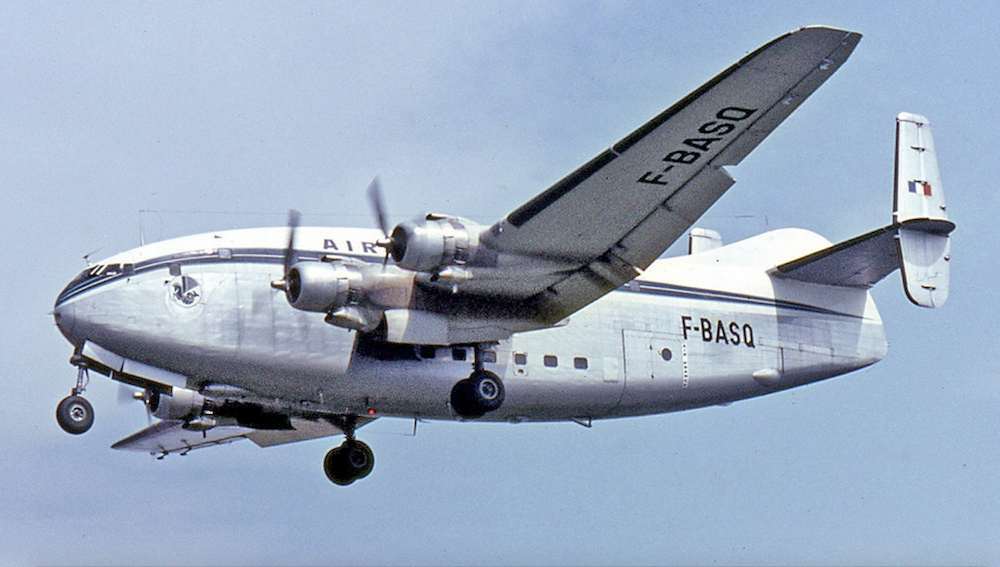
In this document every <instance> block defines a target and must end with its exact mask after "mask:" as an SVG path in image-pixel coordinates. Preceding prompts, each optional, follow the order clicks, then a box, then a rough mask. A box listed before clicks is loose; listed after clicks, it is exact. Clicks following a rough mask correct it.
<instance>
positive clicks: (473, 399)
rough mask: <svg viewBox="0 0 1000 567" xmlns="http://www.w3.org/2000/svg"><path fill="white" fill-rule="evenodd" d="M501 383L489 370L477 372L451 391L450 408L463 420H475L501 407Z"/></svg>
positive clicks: (502, 392)
mask: <svg viewBox="0 0 1000 567" xmlns="http://www.w3.org/2000/svg"><path fill="white" fill-rule="evenodd" d="M505 395H506V394H505V393H504V387H503V382H502V381H501V380H500V377H499V376H497V375H496V374H494V373H492V372H490V371H489V370H477V371H476V372H473V373H472V376H469V377H468V378H466V379H465V380H460V381H459V382H458V383H456V384H455V386H454V387H452V389H451V407H452V409H453V410H455V413H457V414H458V415H459V416H461V417H463V418H465V419H477V418H480V417H482V416H484V415H486V413H488V412H491V411H495V410H497V409H499V408H500V406H501V405H503V400H504V397H505Z"/></svg>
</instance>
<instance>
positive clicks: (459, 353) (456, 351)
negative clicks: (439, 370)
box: [451, 348, 465, 360]
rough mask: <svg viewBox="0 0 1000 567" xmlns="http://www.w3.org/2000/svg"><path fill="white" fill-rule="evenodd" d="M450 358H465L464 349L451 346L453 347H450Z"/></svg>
mask: <svg viewBox="0 0 1000 567" xmlns="http://www.w3.org/2000/svg"><path fill="white" fill-rule="evenodd" d="M451 359H452V360H465V349H464V348H453V349H451Z"/></svg>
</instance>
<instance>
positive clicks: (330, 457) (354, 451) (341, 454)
mask: <svg viewBox="0 0 1000 567" xmlns="http://www.w3.org/2000/svg"><path fill="white" fill-rule="evenodd" d="M336 425H337V427H340V428H341V429H342V430H343V431H344V434H345V435H346V436H347V439H345V440H344V442H343V443H342V444H341V445H340V447H335V448H333V449H330V452H329V453H327V454H326V457H325V458H324V459H323V472H325V473H326V478H328V479H330V482H333V483H334V484H339V485H340V486H347V485H348V484H351V483H352V482H354V481H356V480H361V479H362V478H365V477H366V476H368V475H369V474H371V472H372V469H373V468H374V467H375V454H374V453H372V450H371V447H369V446H368V445H367V444H366V443H364V442H363V441H358V440H357V439H355V438H354V429H355V427H356V426H357V417H356V416H349V417H348V418H347V419H345V420H344V422H343V423H337V424H336Z"/></svg>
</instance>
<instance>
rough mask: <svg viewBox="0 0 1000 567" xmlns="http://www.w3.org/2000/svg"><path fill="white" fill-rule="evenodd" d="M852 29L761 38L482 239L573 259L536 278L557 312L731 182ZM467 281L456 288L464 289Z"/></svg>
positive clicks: (624, 267)
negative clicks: (543, 281) (549, 278)
mask: <svg viewBox="0 0 1000 567" xmlns="http://www.w3.org/2000/svg"><path fill="white" fill-rule="evenodd" d="M860 38H861V36H860V35H859V34H857V33H853V32H848V31H843V30H836V29H830V28H818V27H816V28H803V29H800V30H798V31H795V32H792V33H789V34H786V35H784V36H782V37H779V38H777V39H775V40H774V41H772V42H770V43H768V44H766V45H764V46H763V47H761V48H760V49H758V50H757V51H755V52H754V53H752V54H750V55H748V56H747V57H745V58H744V59H743V60H741V61H740V62H738V63H736V64H735V65H733V66H732V67H730V68H729V69H726V70H725V71H723V72H722V73H721V74H719V75H718V76H716V77H715V78H713V79H712V80H710V81H709V82H708V83H706V84H704V85H703V86H701V87H700V88H699V89H697V90H695V91H694V92H692V93H691V94H690V95H688V96H687V97H685V98H684V99H683V100H681V101H680V102H678V103H677V104H676V105H674V106H672V107H671V108H669V109H667V110H666V111H664V112H663V113H661V114H660V115H659V116H657V117H655V118H654V119H653V120H651V121H650V122H648V123H647V124H645V125H644V126H642V127H641V128H639V129H638V130H636V131H635V132H633V133H632V134H630V135H628V136H627V137H625V138H624V139H623V140H621V141H620V142H618V143H617V144H615V145H614V146H612V147H611V148H610V149H608V150H607V151H605V152H604V153H602V154H600V155H599V156H597V157H596V158H594V159H593V160H591V161H590V162H589V163H587V164H586V165H584V166H583V167H581V168H580V169H578V170H577V171H575V172H573V173H571V174H570V175H569V176H567V177H566V178H564V179H563V180H561V181H559V182H558V183H556V184H555V185H554V186H552V187H551V188H549V189H548V190H546V191H545V192H543V193H542V194H540V195H538V196H537V197H535V198H534V199H532V200H531V201H529V202H528V203H526V204H525V205H523V206H521V207H520V208H518V209H517V210H515V211H514V212H512V213H511V214H510V215H508V216H507V217H506V218H505V219H504V220H502V221H500V222H499V223H497V224H496V225H494V226H493V227H492V228H491V230H490V232H489V233H488V234H487V235H486V239H487V241H488V242H489V245H490V247H491V248H494V249H496V250H498V251H500V252H505V253H511V254H519V255H524V256H533V257H544V258H551V259H557V260H559V261H563V262H568V263H571V264H575V265H576V266H578V267H577V268H576V269H573V270H566V271H565V273H564V274H563V275H562V276H559V278H557V281H556V282H555V283H554V284H549V285H548V286H547V287H546V288H545V289H539V290H538V292H539V295H537V296H536V300H537V301H538V302H539V303H540V305H539V308H540V310H541V311H542V312H543V313H547V314H548V315H549V317H550V318H553V319H558V318H559V317H562V316H565V315H567V314H569V313H572V312H573V311H575V310H576V309H579V308H580V307H582V306H584V305H586V304H588V303H590V302H591V301H593V300H595V299H597V298H599V297H600V296H602V295H603V294H605V293H607V292H609V291H610V290H612V289H615V288H616V287H618V286H619V285H621V284H623V283H625V282H626V281H628V280H630V279H631V278H633V277H635V276H636V275H637V274H638V273H639V270H642V269H645V268H646V267H648V266H649V264H650V263H652V262H653V261H654V260H655V259H656V258H657V257H658V256H659V255H660V254H662V253H663V251H664V250H666V248H667V247H669V246H670V244H672V243H673V242H674V241H675V240H676V239H677V238H679V237H680V236H681V235H682V234H683V233H684V231H686V230H687V229H688V228H689V227H690V226H691V224H692V223H694V222H695V221H696V220H697V219H698V218H699V217H700V216H701V215H702V214H703V213H704V212H705V211H706V210H707V209H708V208H709V207H710V206H711V205H712V204H713V203H715V201H716V200H717V199H718V198H719V197H721V196H722V194H723V193H725V191H726V190H727V189H728V188H729V187H730V186H731V185H732V184H733V183H734V180H733V178H732V177H730V175H729V174H728V173H727V172H726V171H725V170H724V167H725V166H729V165H736V164H738V163H739V162H740V161H741V160H742V159H743V158H744V157H745V156H746V155H747V154H748V153H749V152H750V151H751V150H752V149H753V148H755V147H756V146H757V144H759V143H760V142H761V141H762V140H763V139H764V138H765V137H767V135H768V134H770V132H771V131H772V130H774V129H775V128H776V127H777V126H778V124H780V123H781V122H782V121H783V120H784V119H785V118H786V117H787V116H788V115H789V114H791V112H792V111H793V110H795V109H796V108H797V107H798V105H799V104H801V103H802V102H803V101H804V100H805V99H806V98H807V97H808V96H809V95H810V94H811V93H812V92H813V91H815V90H816V89H817V88H818V87H819V86H820V85H821V84H822V83H823V82H824V81H825V80H826V79H827V78H828V77H829V76H830V75H831V74H832V73H833V72H834V71H836V70H837V68H839V66H840V65H841V64H842V63H843V62H844V61H845V60H846V59H847V57H848V56H849V55H850V54H851V52H852V51H853V50H854V47H855V46H856V45H857V43H858V41H859V40H860ZM470 283H472V286H473V287H472V288H470V286H469V285H468V284H466V285H465V286H463V287H464V288H465V289H471V290H472V291H474V282H470Z"/></svg>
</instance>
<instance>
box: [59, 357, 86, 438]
mask: <svg viewBox="0 0 1000 567" xmlns="http://www.w3.org/2000/svg"><path fill="white" fill-rule="evenodd" d="M88 382H90V376H89V375H88V374H87V367H86V366H84V365H80V366H78V367H77V374H76V386H75V387H74V388H73V393H72V394H70V395H69V396H67V397H65V398H63V400H62V401H61V402H59V405H58V406H56V421H58V422H59V427H62V428H63V431H65V432H66V433H70V434H73V435H80V434H82V433H86V432H87V430H88V429H90V426H92V425H94V407H93V406H91V405H90V402H88V401H87V400H86V398H84V397H83V396H81V395H80V394H82V393H83V391H84V390H86V389H87V383H88Z"/></svg>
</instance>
